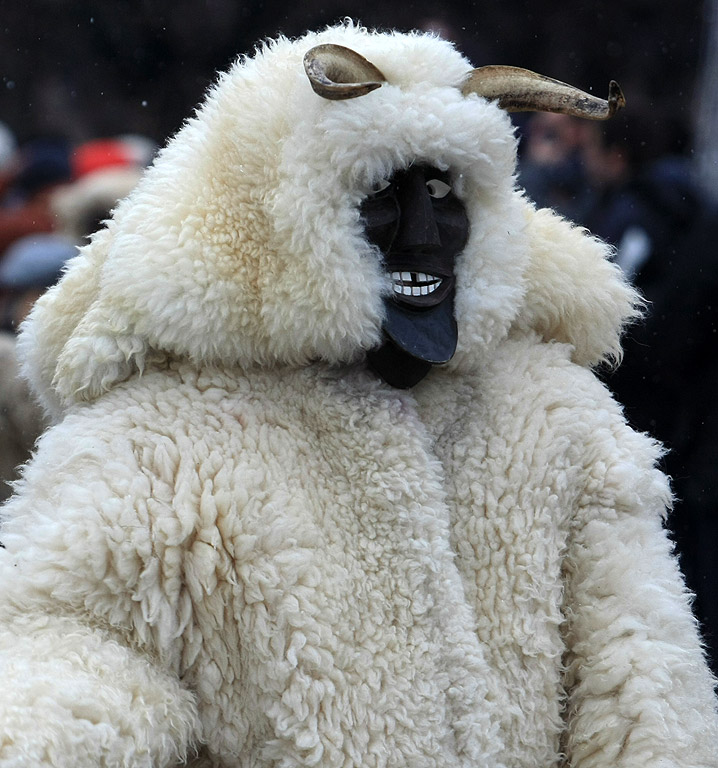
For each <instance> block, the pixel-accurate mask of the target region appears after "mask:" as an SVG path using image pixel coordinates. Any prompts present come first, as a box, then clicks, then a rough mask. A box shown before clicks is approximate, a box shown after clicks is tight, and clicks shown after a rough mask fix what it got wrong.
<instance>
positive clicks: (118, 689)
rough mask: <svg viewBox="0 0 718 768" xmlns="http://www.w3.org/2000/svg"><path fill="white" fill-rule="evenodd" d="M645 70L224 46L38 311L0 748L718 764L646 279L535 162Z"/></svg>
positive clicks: (394, 42) (8, 583)
mask: <svg viewBox="0 0 718 768" xmlns="http://www.w3.org/2000/svg"><path fill="white" fill-rule="evenodd" d="M622 99H623V97H622V95H621V93H620V89H618V87H617V86H616V85H612V86H611V89H610V93H609V98H608V100H607V101H603V100H602V99H598V98H594V97H592V96H589V95H587V94H585V93H582V92H579V91H576V90H575V89H574V88H572V87H570V86H567V85H564V84H561V83H556V82H555V81H551V80H549V79H548V78H543V77H541V76H538V75H535V74H533V73H529V72H526V71H523V70H515V69H511V68H504V67H500V68H493V67H490V68H481V69H479V70H474V69H473V68H472V67H471V65H470V64H469V62H468V61H467V60H466V59H465V58H464V57H463V56H462V55H461V54H460V53H458V52H457V51H456V50H455V49H454V48H453V47H452V46H451V44H449V43H447V42H445V41H442V40H440V39H437V38H435V37H432V36H430V35H423V34H399V33H375V32H368V31H366V30H364V29H362V28H360V27H356V26H354V25H352V24H346V25H342V26H337V27H332V28H329V29H326V30H324V31H322V32H319V33H308V34H307V35H306V36H304V37H302V38H300V39H298V40H293V41H292V40H287V39H279V40H276V41H274V42H271V43H269V44H267V45H265V46H264V47H263V48H262V49H261V50H259V51H258V52H257V53H256V55H255V56H254V57H252V58H247V59H243V60H240V61H238V62H237V63H236V64H235V65H234V67H233V68H232V69H231V70H230V71H229V72H228V73H226V74H224V75H222V76H221V77H220V79H219V80H218V82H217V84H216V85H215V87H214V88H213V89H212V90H211V91H210V93H209V94H208V96H207V99H206V101H205V103H204V104H203V106H202V107H201V108H200V109H199V110H198V112H197V114H196V115H195V116H194V117H192V118H191V119H190V120H189V121H188V122H187V123H186V125H185V126H184V127H183V128H182V130H181V131H180V132H179V133H178V135H177V136H176V137H175V138H174V139H173V140H172V141H171V142H170V143H169V144H168V145H167V147H165V148H164V149H163V150H162V151H161V152H160V154H159V156H158V158H157V159H156V161H155V163H154V165H153V167H152V168H150V169H149V170H148V172H147V173H146V174H145V176H144V177H143V179H142V180H141V181H140V183H139V185H138V186H137V187H136V188H135V190H134V191H133V192H132V194H131V195H130V196H129V197H128V198H127V199H125V200H124V201H122V202H121V203H120V204H119V206H118V207H117V209H116V210H115V212H114V215H113V217H112V219H111V220H110V221H109V222H108V223H107V226H106V227H105V228H104V229H102V230H100V231H99V232H97V233H96V234H95V236H94V237H93V239H92V241H91V243H90V244H89V245H87V246H86V247H84V248H83V249H82V251H81V253H80V255H79V256H78V257H76V258H75V259H74V260H73V262H72V263H71V265H70V267H69V269H68V271H67V273H66V274H65V275H64V277H63V279H62V280H61V282H60V283H59V284H58V285H57V286H56V287H54V288H52V289H51V290H50V291H49V292H48V293H47V294H46V295H45V296H44V297H43V298H41V299H40V301H39V302H38V304H37V305H36V306H35V308H34V310H33V312H32V314H31V316H30V317H29V319H28V320H27V321H26V323H25V324H24V327H23V330H22V333H21V337H20V342H19V344H20V349H21V352H22V355H23V358H24V370H25V373H26V375H27V377H28V379H29V381H30V382H31V384H32V386H33V388H34V391H35V392H36V394H37V396H38V397H39V398H40V399H41V401H42V402H43V404H44V406H45V408H46V410H47V411H48V413H49V414H50V416H51V418H52V419H53V422H54V425H53V426H52V427H51V428H50V429H49V430H48V431H47V432H46V433H45V434H44V435H43V437H42V438H41V439H40V442H39V444H38V446H37V450H36V455H35V457H34V459H33V460H32V461H31V462H30V463H29V464H28V465H27V467H26V468H25V471H24V476H23V479H22V481H21V484H20V487H19V489H18V492H17V494H16V495H15V496H14V497H13V498H12V499H11V500H10V501H9V502H8V503H7V505H6V506H5V507H4V509H3V516H4V523H3V527H2V531H1V532H0V539H1V540H2V543H3V546H4V548H3V549H2V550H0V622H1V630H0V674H1V675H2V679H3V683H4V684H3V687H2V689H1V690H0V724H1V725H0V729H1V730H0V766H1V767H2V768H8V767H9V766H20V765H36V766H64V765H67V766H70V765H71V766H74V767H75V768H77V767H84V766H97V765H103V766H127V765H132V766H147V767H149V766H175V765H179V764H187V765H191V766H193V767H194V768H197V767H198V766H215V767H222V768H236V767H237V766H282V768H289V767H290V766H322V767H325V766H327V767H328V766H344V767H348V766H362V767H363V768H364V767H367V768H368V767H372V766H376V767H377V768H378V767H379V766H382V767H384V766H412V768H424V767H427V768H428V766H437V767H438V766H441V767H442V768H448V767H450V766H464V767H466V768H469V767H471V768H475V767H476V766H493V767H494V768H499V767H503V768H520V767H525V768H529V767H530V768H536V766H541V767H542V768H544V767H548V766H559V765H570V766H574V767H576V768H604V767H605V768H608V767H609V766H610V767H611V768H629V766H630V768H639V767H642V766H645V767H646V768H647V767H648V766H655V767H656V768H658V766H668V765H670V766H676V767H678V766H680V767H684V766H685V768H688V766H691V768H698V767H699V766H700V767H702V768H708V767H709V766H710V767H712V768H715V766H716V765H718V757H717V754H716V749H715V745H716V743H717V740H716V739H717V737H718V717H717V716H716V700H715V696H714V690H713V679H712V678H711V676H710V673H709V672H708V669H707V666H706V664H705V660H704V657H703V651H702V648H701V641H700V638H699V634H698V631H697V628H696V623H695V620H694V618H693V616H692V615H691V609H690V595H689V594H688V593H687V591H686V589H685V587H684V585H683V582H682V580H681V577H680V573H679V570H678V567H677V564H676V561H675V559H674V557H673V555H672V553H671V544H670V541H669V540H668V538H667V536H666V534H665V531H664V528H663V525H662V520H663V517H664V515H665V514H666V510H667V508H668V506H669V505H670V498H671V494H670V489H669V484H668V480H667V479H666V477H664V476H663V475H662V474H661V473H660V471H658V469H657V468H656V461H657V459H658V457H659V455H660V447H659V446H658V445H657V444H655V443H654V442H653V441H652V440H651V439H650V438H649V437H647V436H646V435H642V434H638V433H636V432H634V431H632V430H631V429H630V428H629V427H628V426H627V425H626V423H625V420H624V418H623V415H622V413H621V408H620V406H619V405H618V404H617V403H616V402H615V401H614V400H613V399H612V397H611V396H610V394H609V393H608V391H607V390H606V389H605V387H604V386H603V385H602V384H601V383H600V381H599V380H598V378H597V377H596V376H595V375H594V373H593V371H592V368H593V367H594V366H596V365H598V364H599V363H601V362H602V361H606V360H611V359H617V358H618V357H620V340H619V339H620V333H621V330H622V328H623V326H624V324H625V323H626V322H628V321H629V320H631V319H634V318H635V317H636V316H637V313H638V304H639V300H638V298H637V296H636V294H635V293H634V291H633V290H632V289H631V288H630V287H629V285H628V284H627V283H626V282H625V280H624V279H623V278H622V276H621V274H620V271H619V269H618V267H616V266H615V265H613V264H611V263H610V261H609V260H608V258H607V256H608V248H607V246H605V245H604V244H603V243H602V242H600V241H599V240H597V239H595V238H593V237H591V236H590V235H589V234H588V233H587V232H585V231H583V230H580V229H577V228H575V227H573V226H572V225H570V224H569V223H568V222H566V221H565V220H563V219H561V218H560V217H559V216H557V215H556V214H554V213H553V212H552V211H550V210H537V209H536V208H535V207H534V206H533V205H532V204H531V203H530V202H529V201H528V200H527V199H526V198H525V197H524V196H523V194H522V192H521V190H520V189H518V188H517V186H516V180H515V163H516V140H515V137H514V133H513V130H512V127H511V123H510V119H509V116H508V114H507V112H508V111H509V110H515V109H534V110H544V109H546V110H550V111H568V112H570V113H572V114H579V115H582V116H585V117H592V118H599V119H602V118H607V117H610V116H611V114H613V112H615V110H616V109H617V108H619V107H620V106H621V103H622Z"/></svg>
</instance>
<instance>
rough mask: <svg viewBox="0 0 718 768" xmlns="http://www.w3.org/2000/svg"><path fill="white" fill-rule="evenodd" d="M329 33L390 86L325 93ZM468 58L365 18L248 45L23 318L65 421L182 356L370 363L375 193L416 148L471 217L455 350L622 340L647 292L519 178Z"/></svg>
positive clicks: (614, 348) (32, 371)
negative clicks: (314, 82)
mask: <svg viewBox="0 0 718 768" xmlns="http://www.w3.org/2000/svg"><path fill="white" fill-rule="evenodd" d="M321 43H334V44H338V45H342V46H346V47H348V48H351V49H352V50H354V51H356V52H358V53H360V54H361V55H362V56H363V57H365V58H366V59H367V60H369V61H370V62H372V63H373V64H374V65H376V66H377V67H378V68H379V69H380V70H381V72H382V73H384V75H385V77H386V83H385V84H383V85H382V86H381V87H380V88H378V89H376V90H375V91H373V92H371V93H368V94H366V95H364V96H361V97H360V98H356V99H351V100H346V101H331V100H328V99H324V98H322V97H321V96H319V95H318V94H317V93H315V92H314V91H313V90H312V88H311V85H310V82H309V80H308V78H307V76H306V74H305V71H304V67H303V63H302V60H303V57H304V55H305V53H306V52H307V51H308V50H309V49H310V48H312V47H313V46H316V45H318V44H321ZM471 69H472V66H471V64H470V63H469V62H468V61H467V60H466V59H465V58H464V57H463V56H462V55H460V54H459V53H458V52H457V51H456V50H455V49H454V48H453V46H452V45H451V44H450V43H448V42H446V41H443V40H441V39H438V38H436V37H433V36H431V35H426V34H413V33H412V34H399V33H375V32H369V31H367V30H365V29H362V28H359V27H356V26H353V25H351V24H346V25H341V26H337V27H332V28H329V29H327V30H324V31H322V32H321V33H310V34H307V35H306V36H304V37H302V38H301V39H299V40H294V41H291V40H287V39H284V38H281V39H279V40H276V41H273V42H270V43H268V44H266V45H265V46H264V47H262V48H261V50H258V51H257V52H256V54H255V55H254V56H253V57H251V58H242V59H240V60H238V61H237V62H236V63H235V65H234V66H233V67H232V68H231V69H230V70H229V71H228V72H227V73H225V74H223V75H221V76H220V78H219V79H218V81H217V83H216V84H215V86H214V87H213V88H212V89H211V90H210V92H209V93H208V95H207V98H206V100H205V102H204V104H203V105H202V106H201V107H200V108H199V110H198V111H197V113H196V115H195V116H194V117H192V118H191V119H190V120H188V122H187V123H186V124H185V126H184V127H183V128H182V129H181V130H180V131H179V133H178V134H177V135H176V136H175V137H174V138H173V139H172V140H171V141H170V142H169V144H168V145H167V146H166V147H165V149H164V150H162V151H161V152H160V154H159V156H158V157H157V159H156V161H155V163H154V165H153V166H152V167H151V168H149V169H148V170H147V172H146V173H145V175H144V177H143V179H142V180H141V181H140V183H139V185H138V186H137V187H136V188H135V189H134V191H133V192H132V193H131V194H130V195H129V196H128V197H127V198H126V199H124V200H123V201H122V202H121V203H120V204H119V205H118V206H117V208H116V209H115V211H114V213H113V215H112V217H111V219H110V220H109V221H108V222H107V223H106V227H105V228H103V229H102V230H100V231H99V232H97V233H96V234H95V235H94V237H93V238H92V240H91V242H90V243H89V244H88V245H87V246H85V247H84V248H83V249H82V250H81V251H80V254H79V255H78V256H77V257H76V258H75V259H74V260H72V261H71V262H70V264H69V267H68V269H67V271H66V273H65V275H64V277H63V279H62V280H61V282H60V283H59V284H58V285H57V286H55V287H54V288H52V289H51V290H50V291H49V292H48V293H47V294H46V295H45V296H43V297H42V299H41V300H40V301H39V302H38V303H37V305H36V307H35V309H34V310H33V312H32V314H31V315H30V317H29V319H28V320H27V321H26V323H25V325H24V327H23V329H22V332H21V338H20V342H19V348H20V355H21V356H22V358H23V359H24V370H25V374H26V376H27V378H28V380H29V382H30V384H31V386H32V387H33V389H34V390H35V393H36V394H37V395H38V397H39V398H40V400H41V402H42V403H43V404H44V406H45V408H46V409H47V410H48V411H49V412H50V414H51V415H52V416H53V417H54V418H59V417H60V416H61V414H62V413H63V411H64V410H65V409H66V408H67V407H68V406H70V405H72V404H73V403H75V402H78V401H87V400H92V399H94V398H97V397H98V396H100V395H101V394H102V393H103V392H105V391H107V390H108V389H110V388H111V387H112V386H113V385H114V384H116V383H117V382H119V381H123V380H125V379H127V378H128V377H130V376H132V375H134V374H136V373H138V372H141V371H142V370H143V369H144V368H145V367H146V366H148V365H150V364H152V363H155V362H161V361H163V360H166V359H177V358H180V359H189V360H190V361H192V362H193V363H195V364H197V365H204V364H221V365H225V366H239V367H242V368H249V367H253V366H272V367H277V366H301V365H306V364H308V363H310V362H312V361H315V360H322V361H325V362H328V363H330V364H334V365H344V364H348V363H355V362H359V361H361V360H362V359H363V358H364V356H365V355H366V352H367V350H368V349H371V348H372V347H374V346H376V345H377V344H379V342H380V340H381V326H382V322H383V313H384V302H383V298H384V296H386V295H388V294H389V291H390V285H389V281H388V278H387V276H386V275H385V273H384V270H383V269H382V265H381V256H380V254H379V252H378V251H377V249H376V248H375V247H374V246H372V245H371V244H370V243H369V242H368V240H367V238H366V237H365V234H364V231H363V225H362V221H361V219H360V215H359V205H360V203H361V201H362V200H363V199H364V198H365V197H366V196H367V195H368V194H369V193H370V191H371V190H372V189H373V188H374V187H375V186H376V184H377V183H378V182H380V181H381V180H382V179H386V178H389V177H391V175H392V174H393V173H394V172H395V171H396V170H398V169H403V168H407V167H409V166H410V165H411V164H412V163H424V164H430V165H433V166H435V167H438V168H440V169H442V170H446V171H448V172H449V174H450V176H451V178H452V181H453V187H454V190H455V191H456V193H457V195H458V196H459V197H460V198H461V200H462V201H463V203H464V205H465V206H466V210H467V213H468V216H469V222H470V236H469V240H468V242H467V244H466V247H465V249H464V251H463V252H462V253H461V254H460V255H459V256H458V257H457V261H456V279H457V287H456V300H455V316H456V320H457V323H458V329H459V331H458V347H457V353H456V355H455V357H454V358H453V359H452V360H451V362H450V363H448V364H447V367H449V368H451V369H455V370H459V371H461V370H472V369H477V368H480V367H481V365H482V361H485V360H486V357H487V355H491V354H492V352H493V351H494V350H495V349H496V347H497V345H499V344H500V343H501V342H502V340H503V339H505V338H506V337H507V336H508V335H509V334H529V333H530V334H538V336H539V337H540V338H541V339H542V340H544V341H550V340H552V339H556V340H560V341H564V342H568V343H570V344H572V345H573V346H574V359H575V361H576V362H578V363H580V364H585V365H592V364H595V363H597V362H599V361H601V360H602V359H604V358H606V357H612V356H613V357H616V356H618V354H619V350H620V347H619V335H620V331H621V328H622V326H623V324H624V323H625V322H626V321H627V320H628V319H630V318H631V317H632V316H633V315H634V314H635V304H636V296H635V294H634V293H633V291H632V290H631V289H630V288H629V287H628V286H627V284H626V283H625V282H624V281H623V279H622V278H621V276H620V272H619V270H618V269H617V268H616V267H615V266H614V265H613V264H611V263H610V262H609V260H608V258H607V256H608V255H609V254H608V251H607V247H606V246H605V245H604V244H603V243H601V242H599V241H598V240H596V239H594V238H592V237H591V236H590V235H588V234H587V233H586V232H585V231H583V230H580V229H577V228H575V227H573V226H571V225H570V224H569V223H567V222H566V221H563V220H562V219H560V218H559V217H557V216H556V215H555V214H553V213H552V212H550V211H547V210H538V211H537V210H535V208H534V207H533V206H532V204H531V203H530V202H529V201H527V200H526V199H525V198H524V197H523V195H522V193H521V191H520V190H518V189H517V188H516V180H515V160H516V139H515V137H514V132H513V128H512V125H511V122H510V119H509V117H508V115H507V114H506V113H505V112H504V111H503V110H502V109H500V108H499V107H498V106H497V104H496V103H494V102H490V101H488V100H486V99H484V98H481V97H479V96H477V95H473V94H472V95H469V96H464V95H462V92H461V86H462V83H463V82H464V81H465V80H466V78H467V77H468V74H469V73H470V71H471Z"/></svg>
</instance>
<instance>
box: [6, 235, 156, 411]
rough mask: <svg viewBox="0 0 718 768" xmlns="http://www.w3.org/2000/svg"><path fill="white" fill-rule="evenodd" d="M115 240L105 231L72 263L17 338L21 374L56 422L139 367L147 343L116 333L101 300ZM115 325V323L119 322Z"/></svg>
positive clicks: (42, 299) (96, 236) (38, 305)
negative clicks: (107, 260)
mask: <svg viewBox="0 0 718 768" xmlns="http://www.w3.org/2000/svg"><path fill="white" fill-rule="evenodd" d="M110 240H111V236H110V233H109V232H108V231H107V230H101V231H100V232H98V233H97V234H96V235H95V236H94V237H93V241H92V243H91V244H89V245H87V246H85V247H84V248H83V249H82V250H81V252H80V254H79V255H78V256H76V257H75V258H74V259H72V260H71V261H70V262H69V263H68V267H67V269H66V272H65V275H64V277H63V279H62V280H61V281H60V282H59V283H58V284H57V285H55V286H54V287H52V288H51V289H49V290H48V291H47V292H46V293H45V294H44V295H43V296H42V297H41V298H40V299H39V300H38V301H37V303H36V304H35V306H34V308H33V310H32V312H31V313H30V315H29V316H28V318H27V320H26V321H25V322H24V323H23V327H22V333H21V334H20V335H19V338H18V354H19V357H20V359H21V360H22V373H23V376H24V377H25V378H26V379H27V380H28V382H29V384H30V386H31V388H32V390H33V394H34V395H35V397H36V399H37V400H38V401H39V402H40V404H41V405H42V407H43V409H44V410H45V412H46V414H47V415H48V417H49V418H50V419H51V420H52V421H57V420H58V419H59V418H60V417H61V415H62V413H63V412H64V410H65V408H66V407H67V406H69V405H70V404H71V403H72V402H75V401H77V400H89V399H92V398H93V397H96V396H97V395H99V394H100V393H101V392H102V391H104V390H106V389H109V387H110V386H111V385H112V384H114V383H116V382H118V381H122V380H123V379H125V378H127V377H128V376H129V375H131V373H132V372H133V371H134V370H137V369H138V368H141V364H140V365H138V364H137V363H136V362H135V359H136V358H137V357H140V358H143V356H144V353H145V350H146V342H144V341H143V340H140V339H138V338H136V337H130V336H123V335H119V336H118V335H117V333H116V331H115V332H113V330H112V327H111V326H112V322H111V318H110V317H109V316H108V313H109V311H110V309H109V307H108V306H107V303H106V302H105V301H103V299H102V290H101V276H102V268H103V264H104V262H105V258H106V255H107V250H108V248H109V243H110ZM115 325H116V326H117V323H115Z"/></svg>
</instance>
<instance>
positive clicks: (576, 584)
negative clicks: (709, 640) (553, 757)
mask: <svg viewBox="0 0 718 768" xmlns="http://www.w3.org/2000/svg"><path fill="white" fill-rule="evenodd" d="M657 455H658V451H657V449H656V446H655V445H654V444H653V443H652V442H651V441H650V440H649V439H648V438H647V437H646V436H644V435H640V434H636V433H634V432H632V431H630V430H629V429H628V428H627V427H625V426H624V425H622V424H618V425H617V424H615V423H614V424H613V425H611V426H609V425H604V426H603V427H602V428H599V429H596V430H595V431H594V433H593V435H592V438H591V445H590V450H589V456H588V460H587V470H588V477H589V482H588V485H587V488H586V492H585V495H584V498H583V501H582V503H581V505H580V508H579V518H578V519H577V521H576V526H575V529H574V532H573V536H572V540H571V543H570V547H569V552H568V556H567V558H566V577H567V589H566V603H565V615H566V626H567V647H568V649H569V653H568V657H567V660H566V662H567V667H566V674H567V686H566V687H567V690H568V692H569V702H568V705H569V715H568V723H569V730H568V738H567V744H566V745H565V747H566V751H567V754H568V755H569V757H570V763H569V764H570V765H571V766H573V767H574V768H609V766H610V767H611V768H643V767H644V766H645V768H648V766H651V768H654V767H657V766H665V767H666V768H668V766H674V767H675V768H679V767H681V768H683V767H685V768H687V767H688V766H691V768H708V767H709V766H710V767H711V768H715V767H716V766H718V752H717V751H716V744H718V717H717V716H716V702H715V698H714V692H713V680H712V678H711V676H710V673H709V671H708V667H707V665H706V663H705V660H704V657H703V652H702V649H701V644H700V640H699V635H698V631H697V626H696V622H695V620H694V618H693V617H692V615H691V608H690V595H689V594H688V593H687V592H686V589H685V587H684V584H683V580H682V578H681V575H680V572H679V570H678V564H677V561H676V559H675V558H674V557H673V555H672V552H671V550H672V545H671V542H670V540H669V539H668V537H667V534H666V531H665V530H664V528H663V525H662V516H663V515H664V514H665V510H666V506H667V505H668V504H670V493H669V490H668V486H667V482H666V479H665V477H664V476H663V475H662V474H661V473H660V472H659V471H658V470H657V469H655V468H654V464H655V460H656V458H657Z"/></svg>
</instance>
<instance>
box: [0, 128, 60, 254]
mask: <svg viewBox="0 0 718 768" xmlns="http://www.w3.org/2000/svg"><path fill="white" fill-rule="evenodd" d="M71 175H72V172H71V168H70V150H69V145H68V143H67V142H66V141H65V140H64V139H58V138H54V137H43V138H39V139H34V140H32V141H29V142H27V143H25V144H23V145H22V146H21V147H20V149H19V151H18V155H17V159H16V161H15V162H14V164H13V166H12V170H11V172H10V174H9V177H7V178H6V179H5V189H4V193H3V196H2V200H1V201H0V259H2V257H3V255H4V253H5V251H6V249H7V248H8V247H9V246H10V245H11V244H12V243H13V242H14V241H15V240H17V239H19V238H21V237H23V236H24V235H28V234H32V233H37V232H52V231H53V230H54V228H55V220H54V217H53V213H52V210H51V207H50V198H51V196H52V193H53V191H54V190H55V189H57V188H58V186H60V185H62V184H67V183H69V181H70V180H71Z"/></svg>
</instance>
